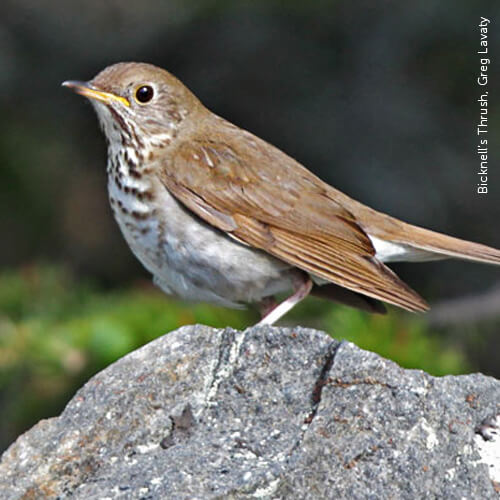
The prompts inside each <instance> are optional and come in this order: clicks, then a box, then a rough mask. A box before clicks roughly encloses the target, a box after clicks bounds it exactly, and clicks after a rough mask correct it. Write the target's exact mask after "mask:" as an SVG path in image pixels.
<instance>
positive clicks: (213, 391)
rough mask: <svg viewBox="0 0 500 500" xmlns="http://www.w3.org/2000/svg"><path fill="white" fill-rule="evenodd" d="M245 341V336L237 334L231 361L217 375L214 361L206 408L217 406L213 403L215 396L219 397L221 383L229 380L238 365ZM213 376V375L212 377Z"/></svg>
mask: <svg viewBox="0 0 500 500" xmlns="http://www.w3.org/2000/svg"><path fill="white" fill-rule="evenodd" d="M244 339H245V334H243V333H239V334H236V337H235V340H234V342H233V343H232V345H231V348H230V350H229V359H228V361H227V363H225V364H224V365H223V366H221V367H220V368H219V371H218V372H217V373H215V374H213V370H215V368H216V365H217V360H214V362H213V363H212V367H211V368H212V369H211V370H210V371H209V374H210V375H209V377H207V378H209V380H208V384H207V385H208V389H207V392H206V398H205V406H211V405H216V404H217V402H215V401H213V400H214V399H215V396H216V395H217V390H218V389H219V385H220V383H221V382H222V381H223V380H224V379H226V378H228V377H229V376H230V375H231V373H232V371H233V368H234V364H235V363H236V361H237V359H238V356H239V353H240V348H241V344H242V343H243V340H244ZM212 374H213V375H212Z"/></svg>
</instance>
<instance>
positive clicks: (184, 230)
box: [108, 176, 291, 307]
mask: <svg viewBox="0 0 500 500" xmlns="http://www.w3.org/2000/svg"><path fill="white" fill-rule="evenodd" d="M130 182H134V183H135V184H134V187H135V188H136V189H139V190H141V189H146V188H147V189H150V190H152V192H153V193H154V197H155V200H154V206H155V207H156V209H155V210H156V212H155V213H154V214H152V213H151V212H150V208H149V207H150V205H149V204H146V203H143V202H141V201H139V200H138V199H137V196H136V195H134V194H131V193H130V192H129V193H128V194H126V193H125V192H124V191H123V190H122V189H119V188H118V186H117V185H116V183H115V181H114V180H113V177H111V176H110V178H109V182H108V188H109V196H110V200H114V201H112V202H111V204H112V207H113V212H114V215H115V218H116V220H117V222H118V224H119V226H120V229H121V231H122V233H123V236H124V237H125V239H126V241H127V243H128V244H129V246H130V248H131V249H132V251H133V252H134V254H135V255H136V257H137V258H138V259H139V260H140V261H141V262H142V264H143V265H144V266H145V267H146V269H148V271H149V272H151V274H152V275H153V277H154V281H155V283H156V284H157V285H158V286H160V288H162V289H163V290H164V291H165V292H166V293H169V294H175V295H177V296H180V297H182V298H185V299H191V300H196V301H204V302H214V303H218V304H221V305H225V306H229V307H238V306H239V303H241V302H245V303H246V302H256V301H259V300H261V299H262V298H263V297H267V296H269V295H273V294H275V293H279V292H283V291H286V290H289V289H290V288H291V281H290V280H291V267H290V266H289V265H288V264H286V263H284V262H282V261H279V260H277V259H275V258H273V257H271V256H269V255H268V254H266V253H264V252H260V251H257V250H254V249H251V248H250V247H247V246H245V245H242V244H240V243H238V242H236V241H234V240H233V239H231V238H229V237H228V236H226V235H225V234H223V233H222V232H220V231H218V230H214V229H213V228H212V227H210V226H208V225H207V224H205V223H204V222H202V221H201V220H200V219H199V218H198V217H196V216H194V215H193V214H191V212H189V211H188V210H187V209H185V208H184V207H183V206H181V205H180V204H179V202H177V200H175V198H174V197H173V196H172V195H171V194H170V193H169V192H168V190H167V189H166V188H165V187H164V186H163V185H162V184H160V183H159V182H158V181H156V183H155V184H154V185H150V184H148V186H145V185H142V184H141V182H140V181H135V180H133V179H130ZM153 182H154V181H153ZM119 204H121V207H120V206H119ZM123 209H125V210H123ZM133 212H136V213H141V214H146V213H149V217H144V218H142V217H141V219H139V220H138V219H137V218H134V216H133V215H132V213H133Z"/></svg>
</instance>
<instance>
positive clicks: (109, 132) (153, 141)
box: [63, 63, 201, 149]
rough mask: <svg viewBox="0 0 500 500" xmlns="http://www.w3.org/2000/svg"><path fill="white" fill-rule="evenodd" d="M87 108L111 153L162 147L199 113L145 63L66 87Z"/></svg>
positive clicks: (182, 91)
mask: <svg viewBox="0 0 500 500" xmlns="http://www.w3.org/2000/svg"><path fill="white" fill-rule="evenodd" d="M63 86H64V87H68V88H70V89H72V90H73V91H75V92H76V93H78V94H80V95H83V96H85V97H87V98H88V99H90V101H91V102H92V104H93V106H94V108H95V110H96V112H97V115H98V118H99V121H100V123H101V126H102V129H103V130H104V133H105V135H106V137H107V139H108V142H109V144H110V147H121V146H126V145H130V146H136V147H137V148H139V149H140V148H151V147H163V146H166V145H168V144H169V143H170V142H171V141H172V139H173V138H175V137H176V135H177V133H178V131H179V128H180V125H181V123H182V122H183V121H184V120H185V119H186V117H187V116H188V115H190V114H191V113H192V112H193V111H194V110H196V109H199V108H200V107H201V105H200V103H199V101H198V99H197V98H196V97H195V96H194V95H193V94H192V93H191V92H190V91H189V90H188V89H187V88H186V87H185V86H184V85H183V84H182V83H181V82H180V81H179V80H178V79H177V78H175V77H174V76H173V75H171V74H170V73H168V72H167V71H165V70H163V69H160V68H157V67H156V66H153V65H151V64H145V63H118V64H113V65H112V66H108V67H107V68H105V69H104V70H103V71H101V72H100V73H99V74H98V75H97V76H96V77H95V78H93V79H92V80H90V81H89V82H81V81H73V80H70V81H66V82H64V83H63Z"/></svg>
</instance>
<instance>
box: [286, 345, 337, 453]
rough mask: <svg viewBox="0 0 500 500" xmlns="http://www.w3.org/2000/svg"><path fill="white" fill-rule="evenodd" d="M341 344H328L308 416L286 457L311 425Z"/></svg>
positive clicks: (312, 394) (295, 447) (314, 387)
mask: <svg viewBox="0 0 500 500" xmlns="http://www.w3.org/2000/svg"><path fill="white" fill-rule="evenodd" d="M341 346H342V343H340V344H336V343H334V342H332V343H331V344H330V345H329V346H328V351H327V353H326V355H325V360H324V362H323V366H322V368H321V371H320V373H319V375H318V378H317V379H316V382H315V383H314V386H313V389H312V392H311V409H310V411H309V414H308V416H307V417H306V418H305V419H304V425H303V426H302V428H301V432H300V435H299V437H298V439H297V441H296V442H295V444H294V445H293V446H292V449H291V450H290V452H289V453H288V459H290V458H291V456H292V455H293V454H294V452H295V450H297V448H298V447H299V446H300V444H301V443H302V441H303V440H304V436H305V434H306V432H307V430H308V428H309V426H310V425H311V423H312V422H313V420H314V417H316V413H317V412H318V408H319V405H320V403H321V394H322V392H323V387H324V386H325V385H326V384H327V383H328V380H329V377H328V375H329V374H330V371H331V369H332V366H333V363H334V361H335V356H336V355H337V352H338V350H339V348H340V347H341ZM287 461H288V460H287Z"/></svg>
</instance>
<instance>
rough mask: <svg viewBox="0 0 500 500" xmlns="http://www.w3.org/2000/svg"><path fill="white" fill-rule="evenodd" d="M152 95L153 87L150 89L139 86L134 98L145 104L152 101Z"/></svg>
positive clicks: (149, 87) (146, 86)
mask: <svg viewBox="0 0 500 500" xmlns="http://www.w3.org/2000/svg"><path fill="white" fill-rule="evenodd" d="M153 95H154V90H153V87H151V85H141V86H140V87H139V88H138V89H137V90H136V91H135V98H136V99H137V101H138V102H140V103H141V104H146V103H147V102H149V101H150V100H151V99H153Z"/></svg>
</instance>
